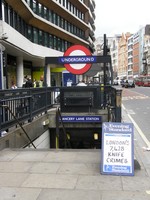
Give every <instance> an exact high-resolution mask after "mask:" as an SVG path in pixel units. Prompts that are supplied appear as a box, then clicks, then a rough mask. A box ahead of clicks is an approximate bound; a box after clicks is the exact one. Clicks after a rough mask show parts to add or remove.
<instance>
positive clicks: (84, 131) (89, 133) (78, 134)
mask: <svg viewBox="0 0 150 200" xmlns="http://www.w3.org/2000/svg"><path fill="white" fill-rule="evenodd" d="M101 131H102V130H101V128H67V129H66V135H65V133H64V131H63V129H60V131H59V141H58V142H59V148H61V149H64V148H70V149H101ZM55 138H56V129H50V148H56V147H57V146H56V140H55ZM65 140H66V141H65ZM65 143H66V146H65Z"/></svg>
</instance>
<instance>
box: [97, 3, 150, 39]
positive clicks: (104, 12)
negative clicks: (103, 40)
mask: <svg viewBox="0 0 150 200" xmlns="http://www.w3.org/2000/svg"><path fill="white" fill-rule="evenodd" d="M95 4H96V9H95V15H96V20H95V26H96V30H95V36H96V38H97V37H99V36H103V35H104V34H106V36H107V37H110V36H114V35H115V34H122V33H126V32H130V33H136V32H137V31H138V30H139V29H140V27H142V26H145V25H146V24H150V0H142V1H140V0H125V1H123V0H95Z"/></svg>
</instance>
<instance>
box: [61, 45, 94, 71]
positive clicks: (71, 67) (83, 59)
mask: <svg viewBox="0 0 150 200" xmlns="http://www.w3.org/2000/svg"><path fill="white" fill-rule="evenodd" d="M90 57H91V52H90V50H89V49H87V48H86V47H84V46H82V45H73V46H71V47H69V48H68V49H67V50H66V51H65V53H64V59H65V60H67V63H64V66H65V67H66V69H67V70H68V71H69V72H71V73H72V74H84V73H85V72H87V71H88V70H89V69H90V67H91V65H92V64H91V61H90Z"/></svg>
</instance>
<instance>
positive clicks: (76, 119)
mask: <svg viewBox="0 0 150 200" xmlns="http://www.w3.org/2000/svg"><path fill="white" fill-rule="evenodd" d="M60 120H61V119H60ZM62 121H63V122H88V123H90V122H97V123H99V122H101V116H62Z"/></svg>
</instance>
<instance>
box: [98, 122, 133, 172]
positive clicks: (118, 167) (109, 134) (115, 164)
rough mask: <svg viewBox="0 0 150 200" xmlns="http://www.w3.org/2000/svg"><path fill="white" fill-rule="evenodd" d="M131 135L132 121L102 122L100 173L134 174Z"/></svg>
mask: <svg viewBox="0 0 150 200" xmlns="http://www.w3.org/2000/svg"><path fill="white" fill-rule="evenodd" d="M133 137H134V136H133V124H132V123H117V122H115V123H111V122H105V123H103V125H102V163H101V173H102V174H112V175H124V176H133V175H134V145H133Z"/></svg>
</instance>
